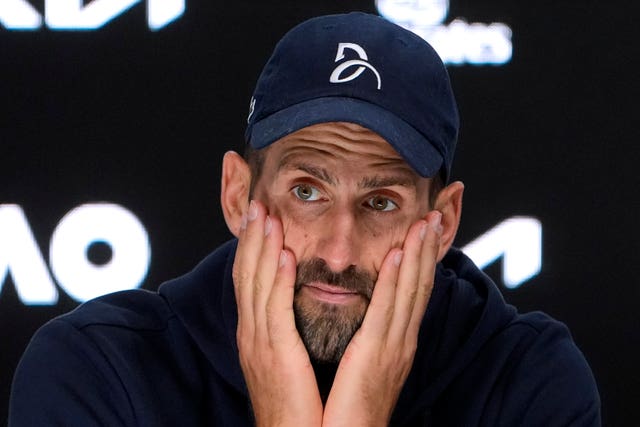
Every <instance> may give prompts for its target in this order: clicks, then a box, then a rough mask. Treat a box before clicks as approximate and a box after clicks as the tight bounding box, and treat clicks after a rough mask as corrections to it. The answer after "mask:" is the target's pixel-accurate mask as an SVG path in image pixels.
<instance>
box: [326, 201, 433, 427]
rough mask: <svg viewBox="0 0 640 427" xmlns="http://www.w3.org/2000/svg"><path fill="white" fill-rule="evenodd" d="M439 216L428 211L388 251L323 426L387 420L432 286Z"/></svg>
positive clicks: (407, 367)
mask: <svg viewBox="0 0 640 427" xmlns="http://www.w3.org/2000/svg"><path fill="white" fill-rule="evenodd" d="M440 219H441V215H440V213H439V212H437V211H433V212H431V213H429V215H428V216H427V217H426V221H424V220H421V221H419V222H417V223H416V224H414V225H413V226H412V227H411V228H410V229H409V232H408V234H407V238H406V239H405V242H404V247H403V248H402V250H400V249H398V248H394V249H391V250H390V251H389V253H388V254H387V256H386V258H385V260H384V262H383V264H382V267H381V269H380V273H379V275H378V280H377V282H376V286H375V289H374V291H373V295H372V297H371V303H370V304H369V308H368V309H367V313H366V315H365V318H364V321H363V323H362V326H361V327H360V329H359V330H358V332H356V334H355V335H354V337H353V339H352V340H351V342H350V343H349V345H348V347H347V349H346V350H345V353H344V355H343V357H342V359H341V361H340V365H339V367H338V372H337V373H336V377H335V380H334V382H333V387H332V388H331V392H330V394H329V397H328V400H327V404H326V407H325V411H324V418H323V425H325V426H331V427H335V426H354V425H357V426H373V425H377V426H382V425H387V424H388V422H389V419H390V417H391V414H392V412H393V409H394V407H395V405H396V402H397V399H398V396H399V394H400V391H401V390H402V386H403V385H404V382H405V380H406V379H407V376H408V375H409V371H410V370H411V367H412V365H413V358H414V355H415V351H416V347H417V342H418V331H419V329H420V324H421V322H422V318H423V317H424V313H425V310H426V307H427V304H428V302H429V298H430V296H431V290H432V289H433V281H434V274H435V265H436V257H437V254H438V247H439V242H440V236H441V234H442V228H441V226H440Z"/></svg>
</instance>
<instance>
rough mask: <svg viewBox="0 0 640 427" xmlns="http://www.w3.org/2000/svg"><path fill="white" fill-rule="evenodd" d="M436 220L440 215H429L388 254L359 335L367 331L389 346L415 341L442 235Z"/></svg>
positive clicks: (413, 227) (432, 213) (431, 282)
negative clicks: (400, 244)
mask: <svg viewBox="0 0 640 427" xmlns="http://www.w3.org/2000/svg"><path fill="white" fill-rule="evenodd" d="M440 219H441V214H440V212H437V211H433V212H430V213H429V215H427V217H426V218H425V219H424V220H420V221H418V222H416V223H415V224H413V225H412V226H411V227H410V229H409V231H408V233H407V237H406V239H405V242H404V245H403V248H402V250H400V249H398V248H394V249H392V250H391V251H389V253H388V254H387V257H386V258H385V260H384V261H383V263H382V266H381V268H380V272H379V274H378V280H377V282H376V286H375V289H374V291H373V295H372V298H371V302H370V304H369V308H368V310H367V313H366V316H365V320H364V322H363V325H362V329H363V332H364V329H365V328H367V329H369V328H370V330H372V331H375V332H376V334H377V336H378V337H379V338H380V339H385V340H386V341H389V343H388V344H389V345H390V346H396V345H402V344H404V341H405V339H407V337H410V338H411V339H415V338H416V337H417V334H418V330H419V328H420V324H421V322H422V318H423V317H424V312H425V310H426V307H427V304H428V302H429V298H430V296H431V291H432V289H433V280H434V274H435V265H436V259H437V254H438V248H439V243H440V236H441V234H442V231H441V226H440ZM381 331H386V334H384V333H381Z"/></svg>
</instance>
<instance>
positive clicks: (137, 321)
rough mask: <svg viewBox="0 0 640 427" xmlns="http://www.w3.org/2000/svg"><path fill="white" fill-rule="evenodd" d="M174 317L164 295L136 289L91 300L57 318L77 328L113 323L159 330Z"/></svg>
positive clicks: (112, 324)
mask: <svg viewBox="0 0 640 427" xmlns="http://www.w3.org/2000/svg"><path fill="white" fill-rule="evenodd" d="M171 317H173V313H172V311H171V309H170V307H169V305H168V304H167V302H166V301H165V299H164V298H163V297H162V296H160V295H159V294H158V293H156V292H151V291H147V290H142V289H136V290H128V291H121V292H116V293H113V294H109V295H104V296H102V297H99V298H96V299H93V300H90V301H87V302H86V303H84V304H81V305H80V306H78V307H77V308H76V309H75V310H73V311H71V312H69V313H67V314H65V315H62V316H60V317H58V318H57V319H56V320H58V321H61V322H66V323H69V324H70V325H72V326H73V327H75V328H77V329H84V328H87V327H91V326H105V327H107V326H110V327H116V328H117V327H121V328H129V329H134V330H137V329H140V330H145V329H149V330H159V329H164V328H166V325H167V322H168V320H169V319H170V318H171Z"/></svg>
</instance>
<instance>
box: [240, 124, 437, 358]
mask: <svg viewBox="0 0 640 427" xmlns="http://www.w3.org/2000/svg"><path fill="white" fill-rule="evenodd" d="M429 184H430V180H429V179H426V178H422V177H420V176H419V175H417V174H416V173H415V172H414V171H413V170H412V169H411V167H410V166H409V165H408V164H407V163H406V162H405V161H404V160H403V159H402V158H401V157H400V155H399V154H398V153H396V151H395V150H394V149H393V148H392V147H391V145H389V144H388V143H387V142H386V141H385V140H384V139H382V138H381V137H380V136H379V135H377V134H376V133H374V132H372V131H370V130H368V129H365V128H363V127H361V126H358V125H355V124H349V123H323V124H318V125H314V126H310V127H307V128H304V129H302V130H299V131H297V132H295V133H292V134H290V135H288V136H286V137H285V138H283V139H281V140H279V141H278V142H276V143H274V144H272V145H271V146H270V147H269V148H268V149H267V151H266V154H265V158H264V165H263V168H262V174H261V176H260V177H259V178H258V181H257V182H256V183H255V187H254V196H253V197H254V198H255V199H257V200H260V201H262V202H263V203H265V205H266V206H267V209H268V211H269V213H270V214H271V215H274V216H277V217H279V218H280V219H281V220H282V224H283V227H284V245H285V247H286V248H288V249H290V250H291V251H292V252H293V253H294V254H295V256H296V259H297V261H298V268H297V279H296V280H297V283H296V293H295V297H294V310H295V314H296V324H297V327H298V330H299V331H300V334H301V336H302V339H303V341H304V342H305V345H306V347H307V350H308V351H309V354H310V356H311V357H312V359H315V360H318V361H338V360H339V359H340V358H341V357H342V353H343V352H344V350H345V348H346V346H347V344H348V343H349V341H350V340H351V338H352V336H353V334H354V333H355V331H356V330H357V329H358V327H359V326H360V324H361V322H362V320H363V318H364V314H365V312H366V310H367V307H368V304H369V300H370V298H371V292H372V290H373V287H374V285H375V281H376V279H377V276H378V272H379V270H380V267H381V264H382V261H383V259H384V257H385V256H386V254H387V252H388V251H389V250H390V249H391V248H393V247H402V243H403V241H404V239H405V236H406V234H407V231H408V229H409V227H410V226H411V224H413V223H414V222H415V221H417V220H418V219H419V218H421V217H424V216H425V215H426V214H427V213H428V211H429Z"/></svg>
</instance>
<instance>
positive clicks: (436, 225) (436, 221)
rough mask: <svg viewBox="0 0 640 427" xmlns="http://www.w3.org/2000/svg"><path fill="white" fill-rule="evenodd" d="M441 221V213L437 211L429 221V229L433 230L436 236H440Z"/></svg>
mask: <svg viewBox="0 0 640 427" xmlns="http://www.w3.org/2000/svg"><path fill="white" fill-rule="evenodd" d="M441 221H442V213H441V212H439V211H436V213H435V215H434V216H433V219H432V220H431V228H433V231H435V232H436V234H437V235H438V236H439V235H441V234H442V225H441V224H440V223H441Z"/></svg>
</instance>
